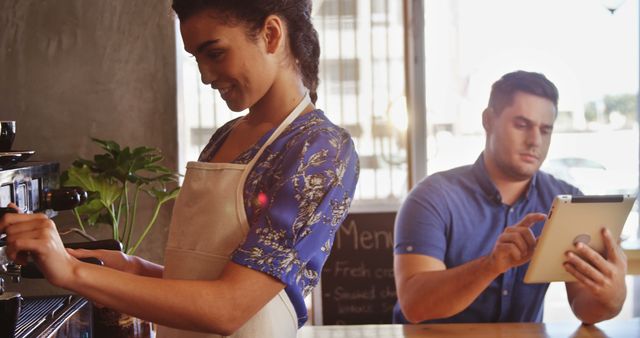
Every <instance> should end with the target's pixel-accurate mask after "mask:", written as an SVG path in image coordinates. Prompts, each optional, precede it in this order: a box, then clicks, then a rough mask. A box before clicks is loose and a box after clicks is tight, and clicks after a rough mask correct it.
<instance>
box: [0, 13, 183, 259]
mask: <svg viewBox="0 0 640 338" xmlns="http://www.w3.org/2000/svg"><path fill="white" fill-rule="evenodd" d="M169 4H170V1H169V0H135V1H131V0H108V1H105V0H0V120H16V121H17V130H18V131H17V136H16V141H15V143H14V147H13V148H14V149H33V150H35V151H36V152H37V155H36V156H35V159H36V160H43V161H57V162H60V164H61V168H62V169H65V168H68V166H69V165H70V163H71V162H72V161H73V160H74V159H76V158H77V157H79V156H80V157H85V158H90V157H92V156H93V154H94V153H95V152H97V151H99V148H98V147H96V146H95V145H94V144H93V143H92V142H91V140H90V139H89V137H97V138H103V139H112V140H115V141H117V142H119V143H120V144H124V145H130V146H139V145H146V146H153V147H159V148H160V149H161V150H162V151H163V153H164V155H165V162H164V164H165V165H167V166H169V167H171V168H174V169H175V168H176V165H177V158H178V156H177V151H178V150H177V149H178V147H177V122H176V120H177V119H176V74H175V33H174V28H173V27H174V26H173V25H174V23H173V17H172V14H171V11H170V6H169ZM150 207H151V206H150V205H148V203H145V204H144V205H143V208H144V209H145V210H147V211H149V210H148V209H150ZM170 209H171V205H169V206H168V207H167V208H165V211H164V212H163V213H162V214H161V216H160V220H159V222H158V223H157V224H156V227H155V229H154V231H153V233H152V234H151V236H150V238H148V239H147V241H146V242H145V243H144V244H143V247H141V249H140V250H139V252H138V253H139V254H140V255H141V256H143V257H146V258H149V259H151V260H154V261H157V262H161V260H162V256H163V248H164V244H165V241H166V234H167V228H168V223H169V217H170V216H169V215H170ZM143 213H144V212H143ZM69 216H70V215H68V214H67V215H65V214H61V215H60V216H58V217H57V218H56V221H57V223H58V225H59V226H62V227H64V226H68V225H70V224H72V219H71V218H70V217H69ZM143 217H145V216H144V215H143ZM100 236H103V237H104V236H105V235H104V229H103V235H100Z"/></svg>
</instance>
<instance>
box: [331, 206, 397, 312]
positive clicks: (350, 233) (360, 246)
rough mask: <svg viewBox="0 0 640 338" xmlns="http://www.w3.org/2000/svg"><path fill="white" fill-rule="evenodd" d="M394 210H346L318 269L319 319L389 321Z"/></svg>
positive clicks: (393, 296)
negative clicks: (319, 278)
mask: <svg viewBox="0 0 640 338" xmlns="http://www.w3.org/2000/svg"><path fill="white" fill-rule="evenodd" d="M395 215H396V213H395V212H389V213H364V214H350V215H349V216H348V217H347V218H346V219H345V221H344V223H343V224H342V226H341V227H340V229H339V230H338V232H337V233H336V238H335V241H334V243H333V248H332V250H331V255H330V256H329V259H328V260H327V262H326V264H325V266H324V269H323V270H322V279H321V289H320V290H321V293H322V324H324V325H348V324H386V323H391V318H392V311H393V305H394V304H395V302H396V290H395V284H394V280H393V222H394V220H395Z"/></svg>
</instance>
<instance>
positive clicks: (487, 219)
mask: <svg viewBox="0 0 640 338" xmlns="http://www.w3.org/2000/svg"><path fill="white" fill-rule="evenodd" d="M559 194H572V195H582V193H581V192H580V191H579V190H578V189H577V188H575V187H573V186H571V185H570V184H568V183H566V182H564V181H560V180H557V179H555V178H554V177H553V176H551V175H549V174H547V173H544V172H541V171H538V172H537V173H536V174H535V175H534V176H533V178H532V180H531V184H530V185H529V189H528V190H527V192H526V194H524V195H523V196H522V197H521V198H520V199H519V200H518V201H517V202H516V203H515V204H514V205H512V206H509V205H506V204H504V203H502V198H501V196H500V193H499V192H498V190H497V189H496V187H495V185H494V184H493V182H492V181H491V180H490V178H489V175H488V173H487V170H486V168H485V166H484V159H483V155H482V154H481V155H480V157H479V158H478V159H477V160H476V162H475V163H474V164H473V165H470V166H464V167H459V168H455V169H451V170H448V171H444V172H439V173H436V174H433V175H431V176H429V177H427V178H425V179H424V180H422V181H421V182H420V183H418V185H416V187H415V188H414V189H413V190H412V191H411V192H410V193H409V195H408V196H407V198H406V200H405V202H404V203H403V205H402V207H401V208H400V210H399V211H398V215H397V217H396V223H395V254H396V255H402V254H422V255H427V256H431V257H434V258H437V259H439V260H441V261H443V262H444V263H445V265H446V266H447V268H454V267H456V266H459V265H462V264H465V263H467V262H469V261H472V260H474V259H476V258H479V257H482V256H486V255H489V254H490V253H491V250H492V249H493V246H494V244H495V242H496V241H497V239H498V236H499V235H500V234H501V233H502V232H503V231H504V229H505V228H506V227H507V226H511V225H514V224H516V223H517V222H518V221H520V220H521V219H522V218H523V217H524V216H525V215H527V214H529V213H532V212H541V213H545V214H546V213H547V212H548V210H549V208H550V207H551V203H552V202H553V198H554V197H555V196H556V195H559ZM543 224H544V222H538V223H536V224H535V225H533V227H532V228H531V230H532V231H533V233H534V235H535V236H536V237H538V236H540V233H541V231H542V226H543ZM528 266H529V264H528V263H527V264H524V265H522V266H519V267H516V268H512V269H510V270H508V271H506V272H505V273H504V274H502V275H500V276H498V278H496V279H495V280H494V281H492V282H491V284H490V285H489V286H488V287H487V289H485V290H484V291H483V292H482V293H481V294H480V295H479V296H478V298H476V299H475V300H474V301H473V303H471V305H469V307H467V308H466V309H465V310H463V311H462V312H460V313H458V314H456V315H454V316H452V317H449V318H443V319H436V320H430V321H427V322H430V323H461V322H471V323H479V322H541V321H542V313H543V300H544V295H545V293H546V291H547V288H548V287H549V284H548V283H543V284H524V282H523V281H522V280H523V278H524V274H525V272H526V271H527V267H528ZM393 321H394V323H408V321H407V320H406V319H405V318H404V316H403V314H402V311H401V310H400V307H399V305H398V304H397V303H396V305H395V308H394V312H393Z"/></svg>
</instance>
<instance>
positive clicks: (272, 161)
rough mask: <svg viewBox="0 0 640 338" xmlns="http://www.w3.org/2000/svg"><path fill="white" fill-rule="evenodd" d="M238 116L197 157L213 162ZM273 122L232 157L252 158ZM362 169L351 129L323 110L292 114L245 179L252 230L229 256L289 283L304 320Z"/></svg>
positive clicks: (238, 160) (242, 161)
mask: <svg viewBox="0 0 640 338" xmlns="http://www.w3.org/2000/svg"><path fill="white" fill-rule="evenodd" d="M235 121H236V120H232V121H229V122H227V123H226V124H225V125H224V126H222V127H221V128H219V129H218V130H217V131H216V132H215V133H214V134H213V136H212V137H211V140H210V141H209V144H208V145H207V146H206V147H205V149H204V150H203V151H202V153H201V154H200V158H199V161H202V162H209V161H210V160H211V159H212V158H213V155H214V154H215V153H216V151H218V149H219V148H220V146H221V145H222V143H223V142H224V140H225V139H226V137H227V135H228V133H229V131H231V128H232V126H233V125H234V123H235ZM274 131H275V129H273V130H271V131H269V132H268V133H267V134H266V135H264V136H263V137H262V138H261V139H260V141H259V142H258V143H257V144H256V145H255V146H253V147H252V148H250V149H248V150H247V151H245V152H244V153H242V154H241V155H239V156H238V158H236V159H235V160H234V161H233V162H232V163H237V164H247V163H249V162H250V161H251V159H252V158H253V156H255V155H256V154H257V152H258V150H259V149H260V147H261V146H262V145H263V144H264V143H265V142H266V141H267V139H268V138H269V136H270V135H271V134H272V133H273V132H274ZM358 174H359V162H358V154H357V153H356V150H355V147H354V144H353V141H352V140H351V137H350V135H349V134H348V133H347V132H346V131H345V130H344V129H342V128H340V127H338V126H336V125H334V124H333V123H332V122H331V121H329V119H328V118H327V117H326V116H325V115H324V113H323V112H322V111H321V110H314V111H312V112H309V113H307V114H304V115H302V116H300V117H298V118H297V119H296V120H294V121H293V122H292V123H291V125H289V126H288V127H287V128H286V129H285V130H284V131H283V132H282V134H280V136H279V137H278V138H277V139H276V140H275V141H274V142H273V143H271V145H269V146H268V147H267V148H266V149H265V151H264V152H263V153H262V155H261V157H260V158H259V159H258V161H257V162H256V164H255V166H254V167H253V168H252V170H251V172H250V173H249V176H248V177H247V181H246V183H245V186H244V203H245V210H246V213H247V219H248V221H249V227H250V230H249V233H248V234H247V238H246V239H245V241H244V243H243V244H241V245H240V247H239V248H238V249H236V251H235V252H234V254H233V256H232V261H233V262H235V263H237V264H240V265H243V266H246V267H248V268H251V269H254V270H257V271H261V272H264V273H266V274H269V275H271V276H273V277H275V278H277V279H278V280H280V281H282V282H283V283H285V284H286V287H285V291H286V292H287V295H288V296H289V299H290V300H291V302H292V303H293V306H294V307H295V309H296V312H297V315H298V326H302V325H303V324H304V323H305V322H306V320H307V309H306V306H305V303H304V297H305V296H306V295H308V294H309V293H310V292H311V290H312V289H313V287H314V286H315V285H316V284H318V281H319V278H320V271H321V270H322V266H323V265H324V262H325V261H326V260H327V257H328V256H329V252H330V251H331V247H332V245H333V240H334V236H335V234H336V231H337V230H338V228H339V226H340V224H341V223H342V221H343V220H344V218H345V217H346V216H347V211H348V208H349V205H350V204H351V200H352V198H353V193H354V190H355V188H356V183H357V181H358Z"/></svg>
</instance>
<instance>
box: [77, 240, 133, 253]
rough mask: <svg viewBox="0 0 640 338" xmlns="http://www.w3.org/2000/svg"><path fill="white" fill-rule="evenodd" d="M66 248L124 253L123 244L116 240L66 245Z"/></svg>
mask: <svg viewBox="0 0 640 338" xmlns="http://www.w3.org/2000/svg"><path fill="white" fill-rule="evenodd" d="M64 247H65V248H69V249H86V250H101V249H102V250H116V251H122V243H120V242H119V241H116V240H115V239H104V240H100V241H91V242H77V243H64Z"/></svg>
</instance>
